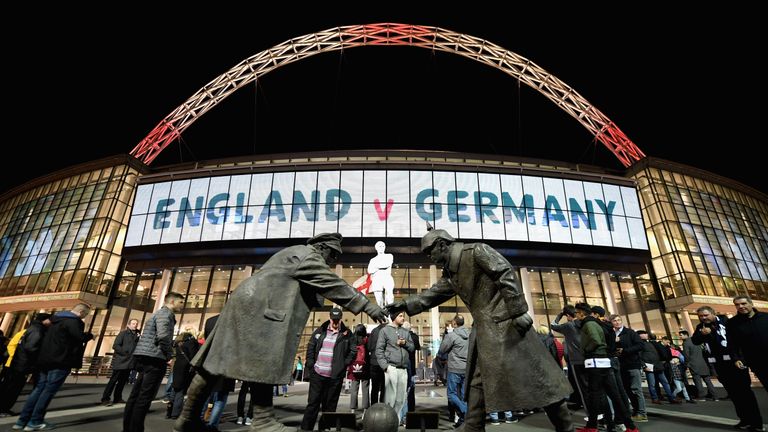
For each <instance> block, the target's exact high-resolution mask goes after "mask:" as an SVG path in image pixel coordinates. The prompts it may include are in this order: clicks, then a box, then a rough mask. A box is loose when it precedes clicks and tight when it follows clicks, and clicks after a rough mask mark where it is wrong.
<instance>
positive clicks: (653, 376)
mask: <svg viewBox="0 0 768 432" xmlns="http://www.w3.org/2000/svg"><path fill="white" fill-rule="evenodd" d="M645 379H647V380H648V392H649V393H650V394H651V399H653V400H659V399H660V397H661V395H660V394H658V393H656V380H659V382H660V383H661V385H662V387H664V391H665V392H666V393H667V398H669V401H670V402H672V401H673V400H675V397H674V396H673V395H672V389H671V388H670V387H669V381H667V376H666V375H664V371H663V370H659V371H656V370H654V371H653V372H646V373H645Z"/></svg>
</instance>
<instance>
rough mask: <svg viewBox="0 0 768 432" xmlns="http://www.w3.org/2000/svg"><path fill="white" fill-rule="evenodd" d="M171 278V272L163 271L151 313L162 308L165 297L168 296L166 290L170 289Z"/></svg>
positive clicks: (169, 270)
mask: <svg viewBox="0 0 768 432" xmlns="http://www.w3.org/2000/svg"><path fill="white" fill-rule="evenodd" d="M172 276H173V270H171V269H163V278H162V279H161V280H160V292H159V293H157V301H156V302H155V307H154V308H153V310H152V313H155V312H157V311H159V310H160V308H161V307H163V304H164V303H165V295H166V294H168V290H169V289H170V288H171V277H172Z"/></svg>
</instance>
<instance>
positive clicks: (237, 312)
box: [174, 233, 386, 432]
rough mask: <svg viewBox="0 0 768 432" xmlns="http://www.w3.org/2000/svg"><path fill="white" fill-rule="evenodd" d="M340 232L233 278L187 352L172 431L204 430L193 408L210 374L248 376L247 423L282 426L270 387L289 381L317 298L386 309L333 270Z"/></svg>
mask: <svg viewBox="0 0 768 432" xmlns="http://www.w3.org/2000/svg"><path fill="white" fill-rule="evenodd" d="M341 240H342V237H341V234H338V233H324V234H318V235H316V236H315V237H312V238H311V239H309V240H307V244H306V245H296V246H290V247H287V248H285V249H283V250H281V251H279V252H278V253H276V254H274V255H272V257H270V258H269V260H267V262H266V263H264V265H263V266H262V267H261V269H260V270H259V271H258V272H257V273H256V274H254V275H253V276H251V277H249V278H248V279H246V280H244V281H243V282H241V283H240V285H239V286H238V287H237V289H235V290H234V291H233V292H232V295H231V296H230V297H229V300H227V303H226V304H225V305H224V309H223V310H222V312H221V316H220V317H219V320H218V322H217V323H216V327H215V328H214V330H213V332H212V333H211V334H210V335H209V336H208V338H207V339H206V340H205V343H204V344H203V346H202V347H201V348H200V351H199V352H198V354H197V355H196V356H195V358H194V359H192V364H193V365H194V366H195V367H196V368H197V371H198V373H197V375H196V376H195V378H194V379H193V381H192V384H191V385H190V387H189V390H188V391H187V400H186V402H185V404H184V409H183V411H182V414H181V416H180V417H179V419H178V420H177V421H176V423H175V425H174V430H175V431H177V432H182V431H183V432H190V431H198V430H205V429H204V427H203V425H202V422H201V420H200V412H201V411H202V407H203V404H204V403H205V400H206V397H207V396H208V394H209V393H210V391H211V388H212V386H213V383H214V381H216V379H215V376H225V377H229V378H236V379H239V380H243V381H251V382H253V383H255V389H254V392H253V393H252V398H253V408H254V416H253V423H252V426H251V429H252V430H258V431H263V432H282V431H287V430H289V429H287V428H286V427H285V426H284V425H283V424H281V423H279V422H278V421H277V420H276V419H275V416H274V412H273V409H272V387H273V386H274V385H275V384H283V383H288V382H290V381H291V372H292V369H293V362H294V358H295V357H296V350H297V349H298V346H299V338H300V337H301V334H302V332H303V330H304V326H305V325H306V323H307V319H308V318H309V312H310V310H311V309H312V308H314V307H319V306H321V305H322V302H323V298H327V299H329V300H331V301H332V302H334V303H336V304H338V305H340V306H341V307H343V308H344V309H347V310H349V311H351V312H353V313H355V314H358V313H360V312H365V313H366V314H368V315H369V316H370V317H371V318H373V319H374V320H376V321H379V322H385V321H386V314H385V313H384V311H383V310H382V309H381V308H380V307H379V306H377V305H375V304H373V303H371V302H369V301H368V299H367V298H366V297H365V296H364V295H362V294H361V293H359V292H358V291H357V290H356V289H355V288H352V287H351V286H349V284H347V283H346V282H345V281H344V280H343V279H342V278H340V277H339V276H338V275H336V273H334V272H333V271H331V269H330V267H329V266H330V265H331V264H333V263H334V262H335V261H336V259H337V258H338V256H339V255H340V254H341V253H342V249H341Z"/></svg>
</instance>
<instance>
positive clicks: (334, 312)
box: [331, 308, 341, 320]
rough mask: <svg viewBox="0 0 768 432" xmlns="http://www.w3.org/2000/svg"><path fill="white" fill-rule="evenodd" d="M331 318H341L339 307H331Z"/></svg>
mask: <svg viewBox="0 0 768 432" xmlns="http://www.w3.org/2000/svg"><path fill="white" fill-rule="evenodd" d="M331 319H334V320H338V319H341V309H339V308H333V309H331Z"/></svg>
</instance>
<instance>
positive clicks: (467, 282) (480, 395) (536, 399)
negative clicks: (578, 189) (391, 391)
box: [386, 225, 573, 432]
mask: <svg viewBox="0 0 768 432" xmlns="http://www.w3.org/2000/svg"><path fill="white" fill-rule="evenodd" d="M427 229H428V230H429V231H428V232H427V234H426V235H425V236H424V237H423V238H422V239H421V250H422V251H423V252H424V253H426V254H427V255H429V257H430V258H431V259H432V261H434V262H435V263H437V264H440V265H442V266H443V276H442V278H441V279H440V280H439V281H437V283H435V284H434V285H433V286H432V287H431V288H430V289H429V290H427V291H424V292H422V293H421V294H419V295H415V296H411V297H408V298H406V299H404V300H399V301H396V302H394V303H392V304H389V305H387V306H386V309H388V310H389V312H392V311H401V310H402V311H406V312H407V313H408V314H409V315H415V314H418V313H421V312H423V311H425V310H428V309H430V308H433V307H435V306H437V305H439V304H441V303H444V302H445V301H447V300H449V299H451V298H452V297H453V296H455V295H458V296H459V297H461V299H462V300H463V301H464V304H466V305H467V308H469V310H470V312H471V313H472V317H473V318H474V325H473V327H472V333H471V336H470V339H469V353H468V355H467V372H466V378H467V382H466V383H465V384H464V388H465V397H466V400H467V414H466V417H465V422H464V425H463V426H462V427H463V429H461V430H464V431H483V430H485V414H486V412H493V411H506V410H510V409H517V408H535V407H544V409H545V411H546V413H547V415H548V416H549V419H550V421H551V422H552V424H553V425H554V426H555V429H556V430H557V431H558V432H561V431H562V432H566V431H572V430H573V425H572V423H571V419H570V413H569V412H568V409H567V408H566V405H565V403H564V401H565V397H566V396H568V395H569V394H570V393H571V391H572V390H571V386H570V384H568V380H567V379H566V377H565V375H564V374H563V370H562V369H561V368H560V367H559V366H558V365H557V363H556V362H555V361H554V360H553V359H552V356H551V355H549V353H548V352H547V351H546V348H545V347H544V344H542V343H541V341H540V340H539V338H538V336H537V335H536V333H535V332H534V331H532V330H531V325H532V324H533V320H532V319H531V317H530V315H528V313H527V311H528V304H527V303H526V301H525V296H524V294H523V292H522V289H521V287H520V284H519V281H518V278H517V275H516V273H515V270H514V269H513V268H512V265H511V264H510V263H509V262H508V261H507V260H506V259H505V258H504V257H503V256H502V255H501V254H500V253H498V252H497V251H496V250H495V249H493V248H491V247H490V246H488V245H487V244H485V243H468V244H464V243H460V242H457V241H456V239H454V238H453V237H452V236H451V235H450V234H448V232H446V231H445V230H441V229H432V227H431V226H429V225H428V228H427Z"/></svg>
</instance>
